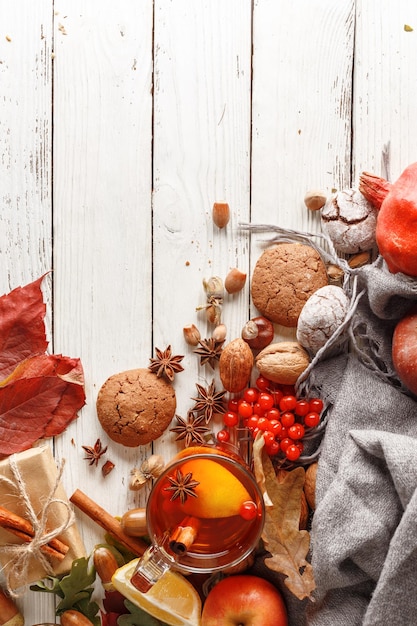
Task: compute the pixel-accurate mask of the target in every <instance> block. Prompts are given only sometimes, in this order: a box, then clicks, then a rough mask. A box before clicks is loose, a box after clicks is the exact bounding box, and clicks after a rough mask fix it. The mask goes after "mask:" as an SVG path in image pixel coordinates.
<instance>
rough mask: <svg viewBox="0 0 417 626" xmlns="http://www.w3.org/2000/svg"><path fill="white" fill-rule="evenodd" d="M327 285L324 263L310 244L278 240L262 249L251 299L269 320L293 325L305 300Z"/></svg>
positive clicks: (292, 326)
mask: <svg viewBox="0 0 417 626" xmlns="http://www.w3.org/2000/svg"><path fill="white" fill-rule="evenodd" d="M327 284H328V277H327V271H326V266H325V264H324V262H323V260H322V258H321V256H320V255H319V253H318V252H317V251H316V250H315V249H314V248H313V247H312V246H309V245H307V244H302V243H280V244H278V245H276V246H273V247H271V248H268V249H267V250H265V252H263V254H262V255H261V256H260V258H259V259H258V261H257V263H256V265H255V269H254V271H253V275H252V282H251V295H252V301H253V304H254V305H255V306H256V308H257V309H258V310H259V311H260V312H261V313H262V315H264V316H265V317H266V318H268V319H269V320H271V322H275V323H276V324H281V325H282V326H287V327H291V328H294V327H295V326H297V321H298V317H299V315H300V312H301V309H302V308H303V306H304V304H305V302H306V301H307V299H308V298H309V297H310V296H311V295H312V294H313V293H314V292H315V291H317V289H320V287H324V285H327Z"/></svg>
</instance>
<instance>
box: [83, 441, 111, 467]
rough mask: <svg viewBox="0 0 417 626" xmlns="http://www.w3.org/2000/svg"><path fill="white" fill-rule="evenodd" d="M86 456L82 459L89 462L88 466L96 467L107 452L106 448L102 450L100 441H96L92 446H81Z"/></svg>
mask: <svg viewBox="0 0 417 626" xmlns="http://www.w3.org/2000/svg"><path fill="white" fill-rule="evenodd" d="M81 447H82V449H83V450H84V452H85V453H86V456H85V457H84V459H85V460H86V461H89V465H95V466H96V467H97V465H98V462H99V460H100V459H101V457H102V456H103V454H105V453H106V452H107V446H106V447H105V448H103V446H102V444H101V441H100V439H97V441H96V443H95V444H94V446H81Z"/></svg>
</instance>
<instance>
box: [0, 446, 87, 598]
mask: <svg viewBox="0 0 417 626" xmlns="http://www.w3.org/2000/svg"><path fill="white" fill-rule="evenodd" d="M8 460H9V466H10V469H11V471H12V474H13V478H7V477H5V476H0V480H1V481H2V482H3V483H6V484H7V485H9V486H10V487H11V488H12V489H13V490H14V491H16V493H17V495H18V496H19V499H20V500H21V501H22V502H23V503H24V507H25V512H24V514H23V515H22V517H24V518H25V519H27V520H28V521H29V522H30V523H31V524H32V527H33V530H34V536H33V539H32V540H31V541H29V542H25V543H22V544H6V545H2V546H0V554H2V555H7V557H8V558H9V560H8V562H7V567H6V568H4V569H5V578H6V580H5V585H6V587H7V591H8V592H9V594H10V595H11V596H13V597H18V596H21V595H23V594H24V593H25V591H26V588H27V585H28V583H27V580H28V572H29V567H30V562H31V560H32V559H34V560H35V561H37V562H38V563H39V564H40V565H41V566H42V567H43V569H44V570H45V573H46V574H48V575H51V574H53V573H54V570H53V567H52V565H51V563H50V561H49V559H48V557H47V556H46V555H45V554H44V553H43V551H42V549H41V548H42V546H45V545H46V544H48V543H49V542H50V541H51V540H52V539H55V538H56V537H58V536H59V535H61V534H62V533H63V532H65V530H67V528H69V526H71V525H72V524H73V523H74V521H75V517H74V513H73V511H72V509H71V506H70V504H69V502H67V501H65V500H62V499H60V498H55V493H56V490H57V488H58V486H59V482H60V480H61V477H62V472H63V469H64V465H65V461H64V460H63V461H62V462H61V464H60V466H59V467H58V472H57V477H56V480H55V483H54V485H53V488H52V489H51V491H50V493H49V494H47V496H46V499H45V501H44V503H43V506H42V509H41V511H40V513H39V515H37V514H36V512H35V510H34V508H33V506H32V503H31V501H30V497H29V494H28V491H27V487H26V484H25V481H24V480H23V477H22V475H21V473H20V470H19V467H18V464H17V460H16V458H15V455H14V454H13V455H11V456H10V457H9V459H8ZM54 504H62V506H63V507H64V510H65V513H66V519H65V520H64V521H63V522H62V523H61V524H60V525H59V526H57V527H56V528H54V529H53V530H50V531H48V532H46V528H47V521H48V512H49V508H50V507H51V506H52V505H54ZM15 587H17V588H18V591H16V590H15Z"/></svg>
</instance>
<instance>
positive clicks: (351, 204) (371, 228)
mask: <svg viewBox="0 0 417 626" xmlns="http://www.w3.org/2000/svg"><path fill="white" fill-rule="evenodd" d="M377 215H378V210H377V209H376V208H375V207H374V206H373V205H372V204H371V203H370V202H368V200H367V199H366V198H365V196H363V195H362V194H361V193H360V191H356V190H355V189H347V190H344V191H338V192H337V193H335V194H334V195H333V196H332V197H331V198H330V199H329V200H328V201H327V202H326V204H325V205H324V207H323V208H322V210H321V223H322V228H323V231H324V232H326V233H327V234H328V236H329V237H330V239H331V240H332V242H333V245H334V247H335V248H336V250H337V251H338V252H342V253H344V254H355V253H357V252H361V251H362V250H371V248H373V246H374V245H375V238H376V218H377Z"/></svg>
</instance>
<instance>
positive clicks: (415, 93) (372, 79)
mask: <svg viewBox="0 0 417 626" xmlns="http://www.w3.org/2000/svg"><path fill="white" fill-rule="evenodd" d="M356 21H357V29H356V38H355V81H354V118H353V130H354V133H353V146H354V157H355V159H354V180H356V181H357V180H358V178H359V175H360V173H361V171H363V170H366V171H373V172H375V173H376V174H380V175H381V174H382V175H384V172H383V169H382V163H381V154H382V152H383V150H384V146H385V145H386V144H389V146H390V159H389V160H390V168H389V169H390V172H389V175H390V177H391V179H392V180H395V179H396V178H397V177H398V176H399V175H400V174H401V172H402V171H403V170H404V169H405V167H406V166H407V165H409V164H410V163H412V162H414V161H416V160H417V149H416V146H417V118H416V115H415V112H416V110H417V88H416V80H415V77H416V71H417V5H416V3H415V2H413V1H412V0H400V1H399V2H389V0H383V1H382V2H377V1H376V0H375V1H372V2H363V1H358V3H357V18H356ZM406 27H410V28H411V29H412V30H407V28H406Z"/></svg>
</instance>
